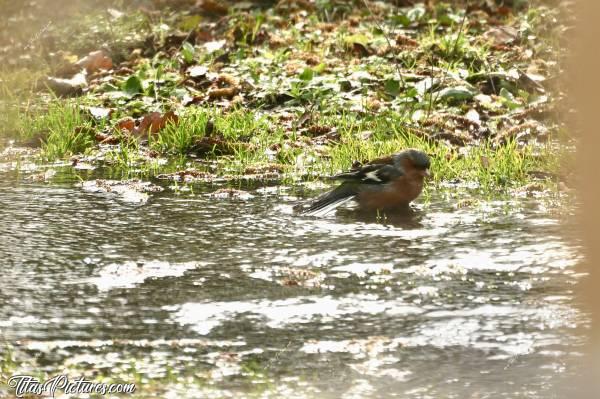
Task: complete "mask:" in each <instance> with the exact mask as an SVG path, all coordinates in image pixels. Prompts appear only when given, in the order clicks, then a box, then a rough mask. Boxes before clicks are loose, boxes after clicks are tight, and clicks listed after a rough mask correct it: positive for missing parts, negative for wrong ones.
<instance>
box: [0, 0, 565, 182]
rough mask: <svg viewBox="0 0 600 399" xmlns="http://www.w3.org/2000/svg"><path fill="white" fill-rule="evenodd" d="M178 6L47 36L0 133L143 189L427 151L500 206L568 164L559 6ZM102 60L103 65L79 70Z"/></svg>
mask: <svg viewBox="0 0 600 399" xmlns="http://www.w3.org/2000/svg"><path fill="white" fill-rule="evenodd" d="M176 3H177V2H173V3H171V6H173V7H174V8H172V9H165V8H160V12H159V11H157V10H159V9H158V8H152V7H153V6H154V7H155V6H156V5H155V4H154V3H153V2H147V4H145V5H146V6H147V7H149V8H144V11H143V12H138V13H135V14H133V15H132V16H129V15H127V14H121V13H120V12H119V11H118V10H115V9H108V10H107V9H105V8H99V9H94V10H86V11H85V14H84V15H83V16H82V17H81V18H79V19H77V23H76V24H75V23H70V24H69V23H67V24H62V25H58V24H55V25H50V26H49V27H48V26H46V25H44V30H43V31H38V35H39V36H40V37H39V38H38V41H40V42H44V40H45V39H47V37H46V36H49V37H51V38H54V40H53V41H52V43H54V44H53V46H54V47H48V45H44V46H42V45H39V46H38V45H37V44H36V43H37V42H36V41H33V42H32V43H33V44H31V43H29V47H30V48H31V53H32V54H31V58H32V59H35V60H38V61H40V62H39V63H38V67H37V68H34V67H33V65H32V64H28V63H27V62H24V63H22V64H21V65H17V66H15V67H13V68H7V69H6V70H5V71H4V73H3V79H2V82H1V87H0V90H2V96H3V98H4V100H3V101H2V107H3V115H4V120H3V121H2V122H3V125H4V129H3V133H2V134H3V135H4V136H5V137H11V138H14V139H16V140H17V142H19V143H22V144H27V145H34V146H35V145H40V146H41V148H42V152H41V154H42V155H41V157H42V158H43V159H45V160H47V161H52V160H56V159H68V158H72V157H76V158H77V161H78V162H79V161H81V162H85V161H88V162H92V163H103V164H111V165H117V166H120V167H125V168H129V169H131V170H135V171H140V173H145V174H158V173H162V172H164V171H165V168H162V167H161V165H165V164H168V165H169V168H171V169H172V168H173V164H175V165H177V166H178V167H180V168H182V169H185V168H197V169H202V170H205V171H208V172H209V173H210V174H211V175H214V176H220V177H223V176H225V177H231V178H233V177H236V176H238V177H239V176H242V175H255V176H264V175H269V176H275V177H276V178H279V179H291V180H295V179H298V178H304V179H306V178H317V177H319V176H323V175H329V174H331V173H334V172H337V171H339V170H341V169H345V168H348V167H350V166H351V165H352V163H353V162H355V161H364V160H368V159H369V158H372V157H376V156H380V155H384V154H389V153H391V152H395V151H398V150H400V149H402V148H406V147H417V148H421V149H423V150H425V151H427V152H428V153H429V154H431V155H432V158H433V176H434V181H435V182H436V183H440V182H446V181H466V182H473V183H477V184H479V185H480V186H481V187H484V188H487V189H498V188H505V187H514V186H523V185H526V184H528V183H530V182H531V181H532V179H533V178H534V177H537V178H539V177H540V176H541V177H542V178H543V179H547V178H550V180H552V181H554V182H556V176H558V174H559V170H560V168H561V166H564V164H567V165H568V158H569V155H568V154H569V148H571V147H572V146H573V144H574V140H573V139H572V138H571V137H570V136H569V135H567V134H565V128H564V127H563V122H564V121H562V120H561V119H560V118H559V117H557V116H556V115H558V114H560V109H558V107H557V104H558V103H559V102H560V101H564V96H563V95H562V94H561V89H562V88H561V87H560V86H559V83H558V80H557V77H558V76H559V75H560V71H561V68H562V62H563V59H562V57H563V56H564V55H562V54H561V53H560V48H561V46H562V45H564V43H563V39H561V38H562V36H563V33H564V32H565V31H566V30H567V28H568V26H569V23H570V21H569V19H568V16H569V12H568V11H569V10H567V9H564V7H563V8H560V7H554V6H555V5H554V4H548V3H552V2H541V1H535V2H529V3H525V2H515V4H513V5H512V6H511V7H507V6H505V5H499V6H496V7H492V6H490V5H489V2H487V3H486V2H481V3H482V4H471V5H470V6H469V7H468V8H465V7H463V6H462V5H461V3H460V2H457V3H456V4H454V5H451V4H447V3H435V4H431V5H425V4H405V5H403V6H401V7H396V6H394V5H391V4H387V3H375V2H363V1H356V2H336V1H333V0H331V1H325V2H314V3H313V2H291V3H285V2H284V3H278V4H277V5H275V4H266V3H258V2H257V3H252V4H250V3H249V4H245V5H244V6H241V7H239V6H236V5H235V4H233V3H232V4H229V5H227V4H226V3H224V5H223V6H219V7H217V5H216V3H214V4H213V2H204V3H199V4H200V5H199V6H195V7H193V6H189V5H188V6H185V7H183V6H181V4H180V5H179V8H177V7H176V6H175V4H176ZM483 3H485V4H483ZM111 4H112V3H111ZM177 4H179V3H177ZM486 4H487V5H486ZM153 10H154V11H153ZM288 16H289V17H288ZM73 30H74V31H76V32H78V36H77V39H76V40H73V41H69V40H67V36H66V35H68V34H69V32H71V31H73ZM40 32H41V33H40ZM99 37H100V38H102V39H103V40H102V42H101V43H100V42H98V38H99ZM30 40H31V39H30ZM89 50H99V51H101V52H102V57H103V58H100V59H98V60H96V61H98V62H95V64H94V63H92V64H94V65H90V64H89V63H88V64H85V62H84V63H81V62H80V63H79V64H76V63H75V60H77V59H80V60H81V59H82V57H84V56H85V55H86V54H87V51H89ZM9 51H10V49H9ZM57 54H60V56H59V55H57ZM84 60H85V59H84ZM106 60H110V62H109V63H108V64H107V63H106ZM5 68H6V67H5ZM82 68H83V69H86V70H87V74H86V76H85V77H84V80H83V83H82V82H81V80H79V81H78V82H79V83H78V84H79V86H77V85H75V84H73V79H74V77H76V76H77V75H76V74H77V73H78V71H79V70H81V69H82ZM24 71H29V72H28V73H29V74H24V73H23V72H24ZM41 75H48V76H50V77H51V79H49V80H45V79H41V78H40V79H38V77H39V76H41ZM60 79H63V80H60ZM65 80H66V81H69V82H70V83H65ZM57 82H58V83H60V84H58V83H57ZM61 84H62V86H61ZM69 84H70V85H71V86H69ZM65 85H66V86H65ZM164 159H166V161H164ZM159 161H160V162H159ZM207 164H210V165H211V167H210V168H208V169H207V168H206V167H205V166H206V165H207ZM563 175H564V173H563Z"/></svg>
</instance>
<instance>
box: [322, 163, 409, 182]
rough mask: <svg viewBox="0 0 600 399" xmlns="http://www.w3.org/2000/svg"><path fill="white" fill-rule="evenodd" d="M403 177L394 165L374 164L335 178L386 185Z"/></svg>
mask: <svg viewBox="0 0 600 399" xmlns="http://www.w3.org/2000/svg"><path fill="white" fill-rule="evenodd" d="M402 175H403V173H402V171H401V170H400V169H398V168H396V167H394V166H393V165H389V164H377V163H372V164H367V165H364V166H362V167H359V168H357V169H353V170H350V171H348V172H344V173H340V174H338V175H335V176H333V178H334V179H339V180H345V181H353V182H357V183H358V182H360V183H364V184H386V183H389V182H391V181H392V180H394V179H396V178H398V177H400V176H402Z"/></svg>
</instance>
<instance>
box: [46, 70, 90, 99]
mask: <svg viewBox="0 0 600 399" xmlns="http://www.w3.org/2000/svg"><path fill="white" fill-rule="evenodd" d="M46 84H47V85H48V87H49V88H50V90H52V91H53V92H54V93H56V94H57V95H59V96H70V95H73V94H79V93H81V92H82V91H83V89H85V88H86V87H87V79H86V72H85V70H83V71H81V72H79V73H78V74H77V75H75V76H73V77H72V78H71V79H62V78H53V77H48V78H47V79H46Z"/></svg>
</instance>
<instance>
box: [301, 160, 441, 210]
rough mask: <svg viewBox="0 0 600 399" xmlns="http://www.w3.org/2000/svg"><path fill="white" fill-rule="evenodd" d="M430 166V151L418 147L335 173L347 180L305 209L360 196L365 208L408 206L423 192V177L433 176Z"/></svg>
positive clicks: (331, 206) (329, 207)
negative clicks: (428, 154)
mask: <svg viewBox="0 0 600 399" xmlns="http://www.w3.org/2000/svg"><path fill="white" fill-rule="evenodd" d="M429 166H430V162H429V157H428V156H427V154H425V153H424V152H422V151H419V150H415V149H407V150H404V151H401V152H398V153H396V154H392V155H390V156H387V157H384V158H378V159H375V160H373V161H371V162H369V163H367V164H365V165H361V166H358V167H356V168H353V169H351V170H350V171H348V172H344V173H340V174H338V175H335V176H333V178H334V179H339V180H344V182H343V183H342V184H341V185H339V186H338V187H337V188H335V189H333V190H332V191H329V192H328V193H325V194H323V195H321V196H320V197H319V198H317V199H316V200H315V201H314V202H313V203H311V204H310V206H308V207H307V208H306V209H304V210H302V213H303V214H315V213H321V211H323V212H327V211H329V210H332V209H334V208H336V207H337V206H338V205H341V204H342V203H344V202H346V201H348V200H350V199H356V200H357V201H358V204H359V205H360V208H361V209H362V210H380V211H391V210H394V209H399V208H406V207H407V206H408V204H409V203H410V202H411V201H412V200H414V199H415V198H417V197H418V196H419V194H421V190H422V189H423V181H424V179H425V177H426V176H429Z"/></svg>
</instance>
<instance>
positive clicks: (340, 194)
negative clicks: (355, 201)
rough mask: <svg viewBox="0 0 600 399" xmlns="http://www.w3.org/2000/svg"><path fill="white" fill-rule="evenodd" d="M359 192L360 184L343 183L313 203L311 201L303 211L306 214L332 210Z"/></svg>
mask: <svg viewBox="0 0 600 399" xmlns="http://www.w3.org/2000/svg"><path fill="white" fill-rule="evenodd" d="M358 192H359V190H358V184H355V183H352V182H345V183H342V184H340V185H339V186H338V187H336V188H334V189H333V190H331V191H329V192H327V193H325V194H323V195H321V196H320V197H319V198H317V199H316V200H314V201H312V203H310V204H309V205H308V206H307V207H304V209H302V210H301V212H302V213H303V214H305V215H317V214H319V213H327V212H329V211H330V210H333V209H335V208H337V207H338V206H339V205H341V204H343V203H344V202H346V201H348V200H350V199H352V198H354V196H355V195H356V194H358Z"/></svg>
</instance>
